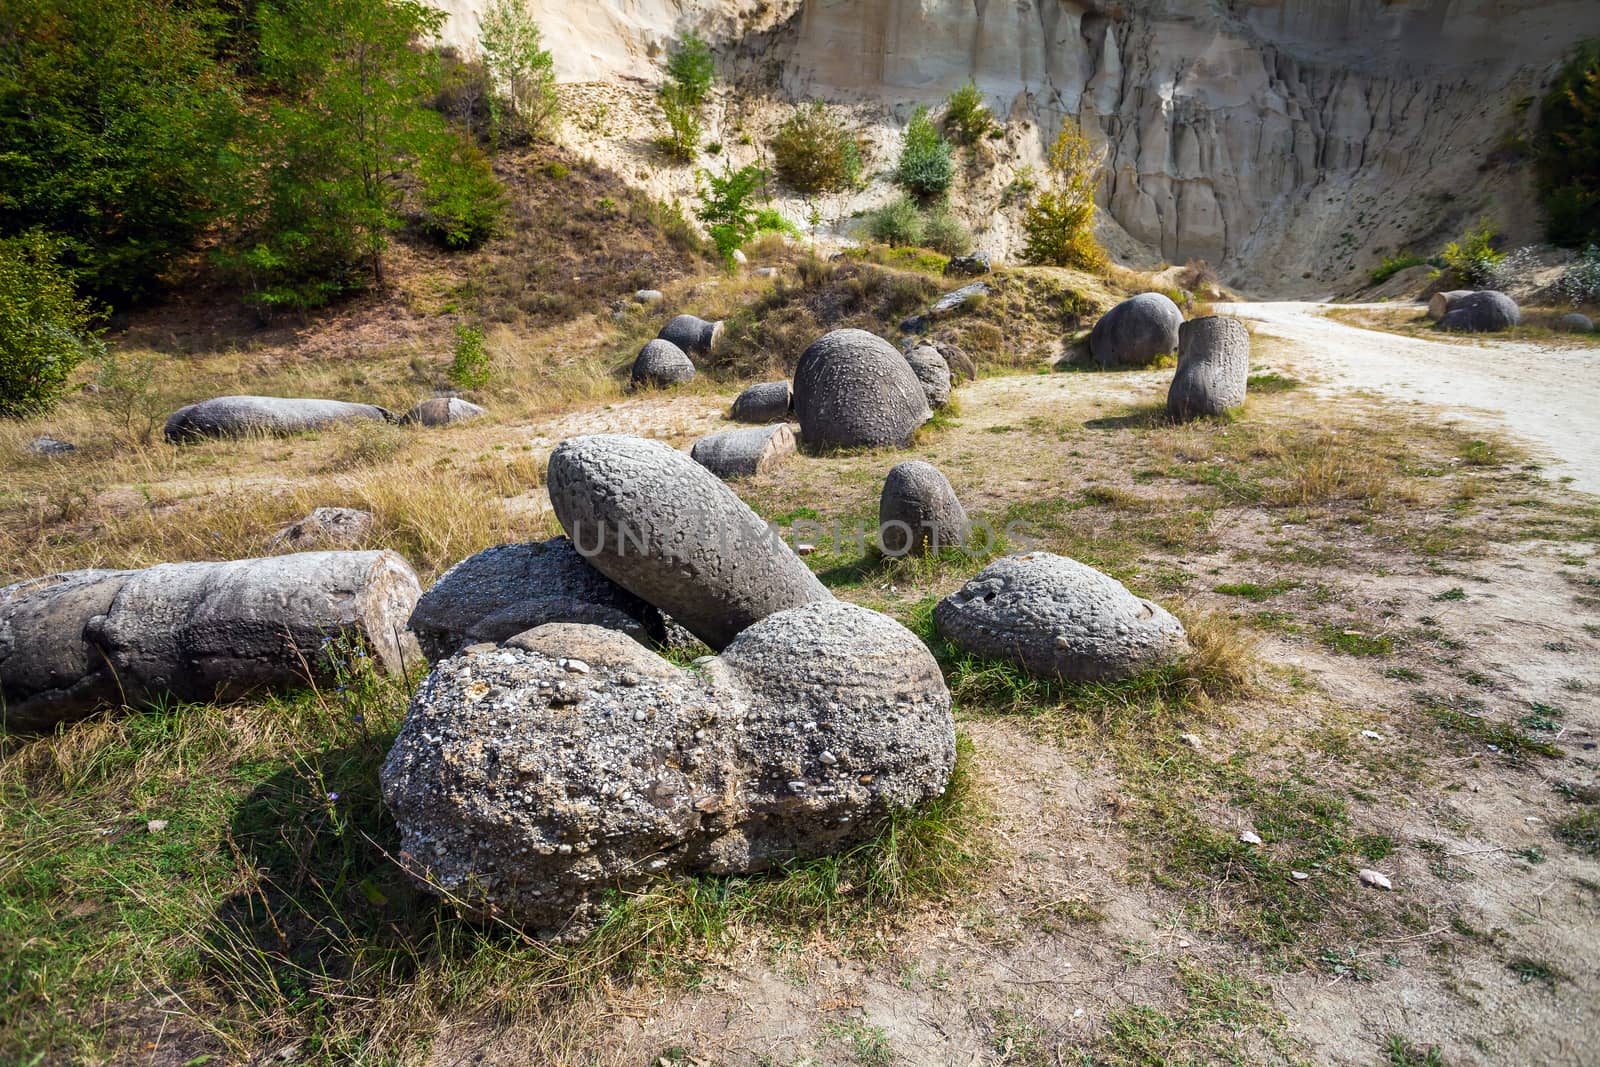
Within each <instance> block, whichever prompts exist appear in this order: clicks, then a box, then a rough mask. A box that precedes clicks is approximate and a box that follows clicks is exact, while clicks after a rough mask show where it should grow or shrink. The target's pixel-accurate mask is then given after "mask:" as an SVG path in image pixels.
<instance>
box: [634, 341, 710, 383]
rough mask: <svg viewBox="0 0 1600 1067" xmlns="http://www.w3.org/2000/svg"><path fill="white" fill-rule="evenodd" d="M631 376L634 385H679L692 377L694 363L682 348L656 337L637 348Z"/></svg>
mask: <svg viewBox="0 0 1600 1067" xmlns="http://www.w3.org/2000/svg"><path fill="white" fill-rule="evenodd" d="M631 377H632V379H633V384H634V385H655V386H668V385H681V384H683V383H684V382H687V381H692V380H693V379H694V363H693V362H692V361H691V360H690V359H689V357H688V355H687V354H686V353H685V352H684V351H683V349H681V348H679V347H678V346H677V345H675V344H673V343H672V342H671V341H663V340H662V339H661V338H659V337H658V338H656V339H655V340H654V341H650V342H648V343H647V344H646V345H645V346H644V347H643V348H641V349H639V355H638V357H637V358H636V359H634V361H633V373H632V375H631Z"/></svg>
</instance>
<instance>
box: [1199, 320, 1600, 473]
mask: <svg viewBox="0 0 1600 1067" xmlns="http://www.w3.org/2000/svg"><path fill="white" fill-rule="evenodd" d="M1331 306H1332V305H1328V304H1309V303H1264V304H1232V305H1225V308H1224V310H1225V311H1226V312H1227V313H1228V314H1233V315H1238V316H1239V317H1240V318H1244V319H1248V320H1250V321H1251V322H1253V323H1254V324H1255V325H1256V329H1257V331H1258V333H1259V334H1260V335H1263V336H1266V337H1274V338H1278V339H1280V340H1282V341H1284V342H1286V351H1285V352H1284V353H1283V358H1284V361H1285V362H1287V363H1289V364H1291V365H1293V366H1295V367H1296V368H1297V369H1298V370H1300V371H1301V372H1302V373H1305V374H1307V375H1308V376H1309V377H1310V378H1311V380H1313V381H1317V382H1319V383H1320V384H1323V385H1325V386H1330V387H1335V388H1344V389H1371V390H1375V391H1378V392H1382V393H1386V394H1389V395H1391V396H1395V397H1399V398H1402V399H1405V400H1415V401H1422V402H1425V403H1429V404H1435V405H1439V406H1441V407H1444V408H1447V409H1450V410H1453V411H1456V412H1458V413H1459V414H1460V415H1462V416H1463V417H1465V418H1469V419H1476V420H1480V421H1483V422H1484V423H1486V424H1488V425H1500V426H1502V427H1504V428H1506V429H1509V430H1510V431H1512V432H1513V433H1514V434H1516V435H1517V436H1519V437H1522V438H1524V439H1526V440H1528V441H1530V442H1532V443H1533V444H1535V445H1537V446H1538V447H1539V448H1540V449H1542V450H1543V451H1544V452H1545V453H1546V454H1547V456H1546V458H1547V459H1549V460H1550V461H1551V463H1550V472H1551V473H1552V474H1554V475H1555V476H1557V477H1570V478H1572V480H1573V481H1572V484H1573V486H1574V487H1575V488H1577V489H1581V490H1583V491H1585V492H1589V493H1600V353H1597V352H1596V351H1595V350H1593V349H1584V348H1560V347H1553V346H1544V345H1538V344H1529V343H1526V342H1498V341H1484V342H1481V343H1472V342H1446V341H1429V340H1424V339H1421V338H1413V337H1402V336H1400V335H1397V334H1392V333H1382V332H1379V331H1377V330H1364V329H1361V328H1359V327H1356V326H1347V325H1345V324H1344V323H1341V322H1336V321H1334V320H1333V319H1330V318H1328V317H1327V316H1326V314H1324V313H1325V312H1326V311H1327V310H1328V308H1329V307H1331ZM1355 306H1358V307H1359V306H1361V305H1355ZM1372 306H1374V307H1389V306H1391V305H1372Z"/></svg>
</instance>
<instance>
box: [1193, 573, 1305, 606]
mask: <svg viewBox="0 0 1600 1067" xmlns="http://www.w3.org/2000/svg"><path fill="white" fill-rule="evenodd" d="M1299 585H1300V583H1299V582H1297V581H1295V580H1293V579H1290V578H1279V579H1277V580H1276V581H1272V582H1268V583H1267V584H1266V585H1258V584H1256V583H1255V582H1225V583H1223V584H1222V585H1219V586H1216V587H1214V591H1215V592H1218V593H1221V594H1222V595H1224V596H1236V597H1243V598H1244V599H1245V600H1254V601H1262V600H1271V599H1272V598H1273V597H1275V596H1278V595H1280V594H1282V593H1287V592H1288V591H1289V590H1291V589H1295V588H1297V587H1298V586H1299Z"/></svg>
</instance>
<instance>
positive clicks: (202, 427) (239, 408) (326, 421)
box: [165, 396, 394, 444]
mask: <svg viewBox="0 0 1600 1067" xmlns="http://www.w3.org/2000/svg"><path fill="white" fill-rule="evenodd" d="M363 419H367V420H371V421H373V422H393V421H394V415H393V414H391V413H390V412H388V411H386V410H384V409H383V408H380V407H378V406H376V405H374V404H351V403H347V402H345V401H343V400H316V399H304V398H294V397H281V396H219V397H213V398H212V399H210V400H202V401H200V402H199V403H198V404H190V405H188V406H187V407H182V408H179V409H178V410H177V411H174V412H173V413H172V414H171V415H170V416H168V418H167V426H166V431H165V433H166V438H167V440H168V441H171V442H172V443H174V444H182V443H184V442H186V441H195V440H199V439H201V438H207V437H248V436H252V435H255V434H261V435H263V436H274V437H277V436H283V435H286V434H294V433H304V432H306V431H307V430H323V429H326V428H328V427H329V426H336V425H339V424H340V423H346V422H360V421H361V420H363Z"/></svg>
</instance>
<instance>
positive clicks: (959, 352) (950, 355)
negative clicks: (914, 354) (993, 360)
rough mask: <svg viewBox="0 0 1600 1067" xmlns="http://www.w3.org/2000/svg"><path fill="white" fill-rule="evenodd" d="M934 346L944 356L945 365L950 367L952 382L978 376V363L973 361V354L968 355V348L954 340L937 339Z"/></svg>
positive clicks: (968, 379)
mask: <svg viewBox="0 0 1600 1067" xmlns="http://www.w3.org/2000/svg"><path fill="white" fill-rule="evenodd" d="M933 348H934V351H936V352H938V353H939V355H941V356H942V357H944V362H945V366H947V367H949V368H950V380H951V381H952V382H960V381H968V382H970V381H971V380H972V379H974V378H976V377H977V376H978V365H977V364H976V363H974V362H973V360H972V357H971V356H969V355H967V351H966V349H964V348H962V347H961V346H960V345H958V344H956V343H955V342H954V341H943V340H937V339H936V340H935V341H934V342H933Z"/></svg>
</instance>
